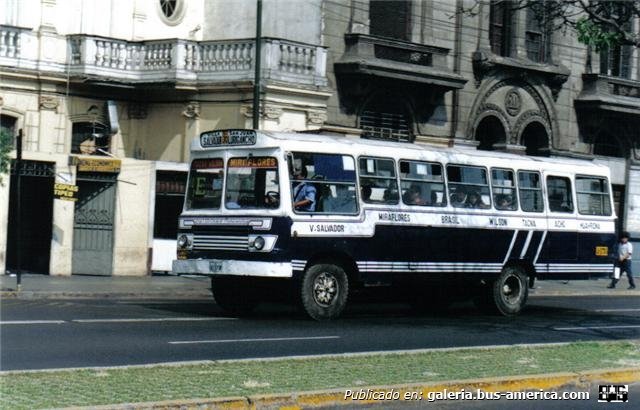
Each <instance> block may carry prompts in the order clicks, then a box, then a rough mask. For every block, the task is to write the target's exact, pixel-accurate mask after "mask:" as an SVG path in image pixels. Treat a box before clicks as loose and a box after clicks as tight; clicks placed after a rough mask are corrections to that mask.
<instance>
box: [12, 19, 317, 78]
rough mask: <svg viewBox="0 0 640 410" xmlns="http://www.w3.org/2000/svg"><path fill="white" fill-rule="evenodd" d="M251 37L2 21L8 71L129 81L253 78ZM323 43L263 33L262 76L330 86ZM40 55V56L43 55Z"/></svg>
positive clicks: (252, 44) (253, 55)
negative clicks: (172, 35)
mask: <svg viewBox="0 0 640 410" xmlns="http://www.w3.org/2000/svg"><path fill="white" fill-rule="evenodd" d="M254 50H255V42H254V40H253V39H240V40H220V41H190V40H181V39H166V40H151V41H125V40H118V39H113V38H105V37H99V36H92V35H84V34H80V35H69V36H57V35H52V34H43V33H37V32H34V31H32V30H30V29H25V28H21V27H12V26H0V67H2V69H3V71H5V72H6V71H10V70H15V71H39V72H48V73H51V74H58V75H60V76H65V77H66V76H70V77H71V78H73V79H77V78H81V79H83V80H85V81H87V80H88V81H91V80H95V81H100V82H108V83H114V84H117V83H120V84H128V85H136V84H148V83H166V82H174V83H176V84H181V85H182V84H184V85H194V86H196V85H201V84H215V83H228V82H238V81H248V82H252V81H253V78H254V67H255V66H254V64H255V51H254ZM326 54H327V51H326V49H325V48H324V47H321V46H315V45H310V44H304V43H298V42H295V41H290V40H283V39H276V38H263V39H262V48H261V59H262V78H263V80H266V81H267V82H268V81H272V82H279V83H288V84H293V85H297V86H306V87H325V86H326V85H327V78H326ZM39 56H40V57H39Z"/></svg>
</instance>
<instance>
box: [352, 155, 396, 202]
mask: <svg viewBox="0 0 640 410" xmlns="http://www.w3.org/2000/svg"><path fill="white" fill-rule="evenodd" d="M359 171H360V194H361V196H362V200H363V201H364V202H366V203H368V204H397V203H398V199H399V198H400V194H399V191H398V182H397V180H396V166H395V162H394V161H393V160H392V159H387V158H370V157H360V158H359Z"/></svg>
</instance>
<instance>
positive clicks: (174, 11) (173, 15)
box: [156, 0, 186, 26]
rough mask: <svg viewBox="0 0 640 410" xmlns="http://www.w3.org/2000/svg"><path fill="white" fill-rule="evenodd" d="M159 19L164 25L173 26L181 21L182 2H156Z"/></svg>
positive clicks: (175, 0)
mask: <svg viewBox="0 0 640 410" xmlns="http://www.w3.org/2000/svg"><path fill="white" fill-rule="evenodd" d="M156 4H157V5H158V11H159V13H160V18H161V19H162V21H164V22H165V23H166V24H168V25H171V26H174V25H176V24H178V23H180V22H181V21H182V18H183V17H184V11H185V8H186V7H185V2H184V0H158V2H157V3H156Z"/></svg>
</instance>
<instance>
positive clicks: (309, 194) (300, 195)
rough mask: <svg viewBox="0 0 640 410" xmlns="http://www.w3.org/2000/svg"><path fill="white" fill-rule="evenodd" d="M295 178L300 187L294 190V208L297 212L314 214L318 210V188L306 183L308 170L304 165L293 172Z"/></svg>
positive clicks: (297, 186)
mask: <svg viewBox="0 0 640 410" xmlns="http://www.w3.org/2000/svg"><path fill="white" fill-rule="evenodd" d="M293 176H294V178H295V179H296V180H297V181H300V183H298V185H296V186H295V187H294V188H293V208H294V209H295V210H297V211H303V212H314V211H315V210H316V188H315V187H314V186H313V185H311V184H309V183H307V182H306V181H304V179H306V178H307V169H306V167H305V166H304V165H303V166H302V168H300V169H297V168H296V169H294V170H293Z"/></svg>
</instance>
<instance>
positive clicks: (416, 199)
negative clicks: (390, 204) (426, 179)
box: [402, 184, 429, 205]
mask: <svg viewBox="0 0 640 410" xmlns="http://www.w3.org/2000/svg"><path fill="white" fill-rule="evenodd" d="M402 201H403V202H404V203H405V204H407V205H429V204H428V203H427V201H425V200H424V198H422V190H421V189H420V187H419V186H418V185H415V184H413V185H411V186H410V187H409V189H407V192H405V193H404V195H402Z"/></svg>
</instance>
